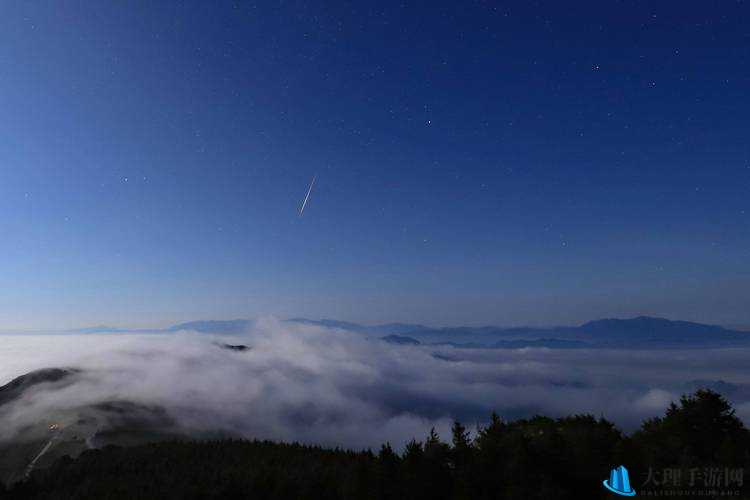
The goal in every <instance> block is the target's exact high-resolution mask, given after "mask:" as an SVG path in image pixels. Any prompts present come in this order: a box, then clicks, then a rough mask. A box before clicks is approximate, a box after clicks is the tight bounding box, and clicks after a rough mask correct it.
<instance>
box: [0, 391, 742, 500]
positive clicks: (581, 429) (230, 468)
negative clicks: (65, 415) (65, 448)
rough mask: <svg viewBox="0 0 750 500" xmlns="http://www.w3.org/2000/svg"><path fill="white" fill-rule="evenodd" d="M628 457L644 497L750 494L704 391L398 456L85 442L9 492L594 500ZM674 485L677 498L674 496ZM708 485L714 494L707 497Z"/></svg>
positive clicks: (724, 425) (456, 434)
mask: <svg viewBox="0 0 750 500" xmlns="http://www.w3.org/2000/svg"><path fill="white" fill-rule="evenodd" d="M621 464H622V465H625V466H626V467H627V468H628V469H629V470H630V477H631V485H632V486H633V487H634V488H635V490H636V491H637V493H638V496H671V497H679V498H702V499H705V498H726V497H727V496H731V497H732V498H748V486H746V485H745V484H744V481H746V478H745V477H744V472H745V471H747V470H749V469H748V467H750V433H749V432H748V430H747V429H746V428H745V427H744V426H743V424H742V422H741V421H740V420H739V419H737V418H736V417H735V416H734V411H733V410H732V408H731V407H730V406H729V404H728V403H727V402H726V400H724V399H723V398H722V397H721V396H720V395H719V394H717V393H715V392H712V391H709V390H699V391H697V392H696V393H695V394H694V395H692V396H685V397H683V398H682V399H681V401H680V402H679V404H672V405H671V406H670V407H669V408H668V409H667V411H666V413H665V415H664V416H663V417H660V418H655V419H651V420H648V421H646V422H644V423H643V425H642V427H641V429H640V430H639V431H637V432H636V433H634V434H633V435H632V436H625V435H623V434H622V433H621V432H620V431H619V430H618V429H617V428H615V426H614V425H613V424H612V423H610V422H608V421H606V420H604V419H596V418H594V417H592V416H588V415H575V416H571V417H566V418H560V419H551V418H547V417H541V416H538V417H534V418H532V419H527V420H518V421H513V422H505V421H502V420H501V419H500V418H498V417H497V416H496V415H493V416H492V418H491V421H490V423H489V424H488V425H487V426H486V427H484V428H481V429H478V432H477V433H476V436H475V438H473V439H470V438H469V435H468V433H467V431H466V428H465V427H464V426H463V425H461V424H459V423H456V424H454V427H453V433H452V437H451V439H450V442H449V443H446V442H443V441H442V440H441V439H440V437H439V436H437V435H436V434H435V433H434V432H432V433H431V434H430V436H428V437H427V439H426V440H425V441H424V442H417V441H412V442H410V443H408V444H406V446H405V449H404V451H403V453H400V454H397V453H395V452H394V451H393V450H392V448H391V447H390V445H389V444H384V445H383V446H382V448H381V449H380V450H379V451H378V452H377V453H372V452H370V451H364V452H352V451H345V450H340V449H334V450H331V449H323V448H320V447H310V446H303V445H299V444H281V443H271V442H259V441H252V442H250V441H238V440H223V441H203V442H187V441H185V442H180V441H170V442H162V443H155V444H148V445H141V446H134V447H129V448H121V447H114V446H108V447H105V448H103V449H99V450H89V451H86V452H84V453H82V454H81V455H80V456H79V457H78V458H77V459H70V458H68V457H63V458H61V459H59V460H58V461H57V462H55V463H54V464H53V465H52V466H51V467H49V468H47V469H44V470H38V471H35V472H34V473H33V474H32V475H31V477H30V479H28V480H26V481H24V482H20V483H17V484H15V485H14V486H13V487H12V488H11V489H10V490H3V489H2V487H1V486H0V498H7V499H69V498H76V499H84V498H86V499H88V498H97V499H98V498H102V499H134V498H143V499H147V498H154V499H157V498H158V499H173V498H174V499H178V498H179V499H191V498H194V499H199V498H201V499H202V498H207V499H209V498H215V499H219V498H221V499H231V498H252V499H272V498H273V499H287V498H288V499H342V500H343V499H346V500H350V499H469V498H470V499H494V498H498V499H499V498H505V499H597V498H602V499H603V498H613V495H612V494H610V493H607V492H606V490H605V489H604V488H603V486H602V480H603V479H607V478H609V473H610V470H611V469H612V468H615V467H617V466H618V465H621ZM676 492H679V494H676ZM707 492H708V493H707Z"/></svg>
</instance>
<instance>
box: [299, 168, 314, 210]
mask: <svg viewBox="0 0 750 500" xmlns="http://www.w3.org/2000/svg"><path fill="white" fill-rule="evenodd" d="M315 177H317V175H314V176H313V178H312V182H311V183H310V188H309V189H308V190H307V194H306V195H305V201H303V202H302V208H300V209H299V216H300V217H302V213H303V212H304V211H305V205H307V200H308V199H309V198H310V193H311V192H312V188H313V185H314V184H315Z"/></svg>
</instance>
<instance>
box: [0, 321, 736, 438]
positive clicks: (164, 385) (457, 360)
mask: <svg viewBox="0 0 750 500" xmlns="http://www.w3.org/2000/svg"><path fill="white" fill-rule="evenodd" d="M217 342H218V343H223V342H226V343H230V344H245V345H247V346H249V347H251V349H249V350H246V351H234V350H229V349H225V348H222V347H220V346H218V345H217ZM749 355H750V350H747V349H714V350H710V349H709V350H705V349H704V350H685V351H665V350H659V351H643V350H640V351H636V350H602V349H597V350H589V349H558V350H555V349H515V350H505V349H456V348H452V347H448V346H442V347H435V346H398V345H391V344H388V343H386V342H383V341H381V340H378V339H368V338H365V337H363V336H360V335H358V334H354V333H351V332H347V331H342V330H336V329H328V328H323V327H318V326H311V325H303V324H298V323H288V322H283V321H279V320H276V319H274V318H263V319H260V320H257V321H255V322H254V324H253V325H252V326H251V327H250V328H248V330H247V332H246V333H245V334H243V335H241V336H232V337H217V336H213V335H207V334H199V333H195V332H178V333H169V334H99V335H97V334H86V335H80V334H77V335H72V334H69V335H7V336H0V385H2V384H5V383H7V382H9V381H10V380H12V379H13V378H15V377H17V376H19V375H22V374H25V373H28V372H29V371H32V370H36V369H40V368H50V367H74V368H80V369H81V370H82V371H81V372H80V373H77V374H76V375H74V376H73V378H72V383H69V384H62V385H47V386H42V387H38V388H36V389H35V390H32V391H29V393H28V394H26V396H25V397H24V398H23V399H22V400H20V401H16V402H14V403H11V404H8V405H5V406H6V407H5V408H3V409H2V412H0V438H8V437H12V436H13V434H14V433H15V432H17V431H18V429H19V428H21V427H22V426H23V425H25V424H27V423H29V422H31V421H34V420H35V419H37V418H39V417H40V416H43V415H45V414H47V413H49V412H51V411H56V410H66V409H73V408H76V407H78V406H82V405H88V404H96V403H99V402H102V401H111V400H127V401H132V402H135V403H139V404H143V405H148V406H159V407H162V408H164V409H165V410H166V411H167V412H168V414H169V415H170V416H171V417H172V418H173V419H174V420H175V421H176V422H177V424H178V425H179V427H180V428H181V430H183V431H188V432H190V431H196V432H203V431H225V432H230V433H234V434H240V435H243V436H246V437H249V438H268V439H275V440H285V441H301V442H306V443H319V444H324V445H338V446H344V447H351V448H364V447H377V446H379V445H380V444H381V443H383V442H385V441H389V442H391V443H393V444H394V446H396V447H398V448H400V447H401V446H403V444H404V443H405V442H406V441H408V440H409V439H411V438H413V437H416V438H418V439H423V438H424V436H425V435H426V433H427V432H428V431H429V429H430V428H431V427H435V428H436V429H437V430H438V432H439V433H441V434H442V435H443V436H445V437H448V435H449V428H450V425H451V422H452V421H453V419H460V420H462V421H463V422H464V423H466V424H468V426H469V427H474V425H475V424H482V423H484V422H486V421H487V420H488V418H489V415H490V413H491V412H492V411H493V410H494V411H496V412H497V413H498V414H499V415H500V416H502V417H504V418H507V419H513V418H519V417H528V416H532V415H534V414H545V415H550V416H562V415H569V414H573V413H591V414H593V415H595V416H604V417H605V418H608V419H610V420H613V421H614V422H615V423H617V424H618V425H619V426H620V427H621V428H623V429H624V430H626V431H629V430H633V429H634V428H636V427H637V426H638V425H639V423H640V422H641V421H642V420H643V419H644V418H647V417H652V416H657V415H661V414H663V412H664V409H665V408H666V406H667V405H668V404H669V402H670V401H673V400H677V399H678V398H679V396H680V394H681V393H683V392H686V391H689V390H691V388H692V387H693V386H694V385H695V384H696V382H695V381H709V382H711V381H718V380H722V381H725V382H728V383H731V384H732V385H731V387H732V394H730V395H728V396H730V401H731V402H732V403H733V404H734V405H735V408H736V409H737V412H738V415H739V416H740V417H742V418H743V419H744V420H745V422H750V366H748V363H747V359H750V358H749ZM700 383H702V382H700Z"/></svg>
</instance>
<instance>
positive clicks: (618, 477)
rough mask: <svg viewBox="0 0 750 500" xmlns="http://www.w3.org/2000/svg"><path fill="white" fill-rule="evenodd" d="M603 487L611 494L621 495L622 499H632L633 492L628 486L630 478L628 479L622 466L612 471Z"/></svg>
mask: <svg viewBox="0 0 750 500" xmlns="http://www.w3.org/2000/svg"><path fill="white" fill-rule="evenodd" d="M603 482H604V487H605V488H607V489H608V490H609V491H611V492H612V493H615V494H617V495H622V496H624V497H634V496H635V490H634V489H633V488H632V487H631V486H630V478H629V477H628V469H626V468H625V466H624V465H621V466H619V467H618V468H616V469H612V472H610V473H609V479H605V480H604V481H603Z"/></svg>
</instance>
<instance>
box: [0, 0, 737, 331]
mask: <svg viewBox="0 0 750 500" xmlns="http://www.w3.org/2000/svg"><path fill="white" fill-rule="evenodd" d="M157 4H158V5H157ZM424 5H426V4H422V6H421V7H417V6H416V4H415V6H407V5H402V4H401V3H390V2H371V3H368V4H365V3H358V4H353V3H349V2H347V3H343V2H335V1H326V2H279V3H276V2H261V3H259V4H253V3H246V2H235V3H230V2H190V1H188V2H180V3H177V2H151V1H142V2H136V1H134V2H124V3H118V2H93V1H92V2H67V1H62V2H58V1H54V2H53V1H48V2H41V1H40V2H5V3H4V4H3V6H2V8H0V235H1V236H0V248H1V249H2V250H1V253H0V329H2V330H8V329H19V328H20V329H36V328H58V327H60V328H72V327H76V326H83V325H92V324H101V323H104V324H113V325H120V326H147V325H148V326H160V325H166V324H169V323H172V322H176V321H183V320H192V319H201V318H230V317H253V316H257V315H264V314H275V315H279V316H282V317H286V316H306V317H313V318H319V317H335V318H338V319H346V320H354V321H361V322H385V321H417V322H423V323H427V324H446V325H453V324H486V323H492V324H500V325H517V324H569V323H578V322H581V321H586V320H589V319H593V318H599V317H608V316H632V315H638V314H649V315H659V316H667V317H671V318H679V319H689V320H697V321H705V322H714V323H750V293H748V292H749V291H750V265H749V264H750V262H749V260H750V259H749V258H750V224H749V222H750V201H748V200H750V125H749V124H748V115H749V114H750V113H749V112H750V101H749V100H748V95H749V92H750V28H748V24H747V19H748V18H750V6H748V4H747V3H744V2H730V1H726V2H716V3H705V2H658V3H657V2H572V3H569V2H559V1H551V2H528V1H523V2H510V3H499V2H498V3H495V2H455V1H452V2H430V3H429V5H430V7H429V8H425V7H424ZM316 174H317V182H316V186H315V189H314V190H313V193H312V195H311V198H310V201H309V203H308V205H307V208H306V209H305V214H304V216H303V217H299V216H298V213H297V211H298V209H299V206H300V203H301V202H302V199H303V198H304V195H305V192H306V190H307V187H308V185H309V183H310V180H311V178H312V177H313V175H316Z"/></svg>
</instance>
